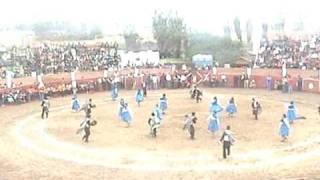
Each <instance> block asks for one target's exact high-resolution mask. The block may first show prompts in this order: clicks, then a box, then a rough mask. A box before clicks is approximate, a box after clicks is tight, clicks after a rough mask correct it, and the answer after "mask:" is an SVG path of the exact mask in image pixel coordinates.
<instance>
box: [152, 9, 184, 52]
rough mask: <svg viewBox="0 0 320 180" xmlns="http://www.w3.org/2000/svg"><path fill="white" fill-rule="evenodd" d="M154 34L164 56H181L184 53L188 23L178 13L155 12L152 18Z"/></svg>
mask: <svg viewBox="0 0 320 180" xmlns="http://www.w3.org/2000/svg"><path fill="white" fill-rule="evenodd" d="M152 20H153V23H152V27H153V36H154V38H155V39H156V40H157V43H158V48H159V51H160V56H161V57H162V58H166V57H173V58H179V57H180V56H181V54H182V53H183V52H182V51H183V49H184V47H182V46H184V44H182V42H183V40H184V39H185V38H186V25H185V23H184V20H183V19H182V18H181V17H179V16H178V15H177V14H172V13H164V12H155V15H154V17H153V18H152Z"/></svg>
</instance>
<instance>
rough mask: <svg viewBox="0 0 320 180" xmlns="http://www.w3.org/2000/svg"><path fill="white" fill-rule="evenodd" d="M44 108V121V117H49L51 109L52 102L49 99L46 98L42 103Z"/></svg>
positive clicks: (42, 114) (42, 115) (42, 116)
mask: <svg viewBox="0 0 320 180" xmlns="http://www.w3.org/2000/svg"><path fill="white" fill-rule="evenodd" d="M41 107H42V113H41V118H42V119H44V115H46V118H48V116H49V108H50V102H49V99H48V97H45V98H44V99H43V101H42V103H41Z"/></svg>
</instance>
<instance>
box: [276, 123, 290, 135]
mask: <svg viewBox="0 0 320 180" xmlns="http://www.w3.org/2000/svg"><path fill="white" fill-rule="evenodd" d="M286 121H287V120H286V119H284V120H282V121H281V122H280V128H279V135H280V136H281V137H288V136H289V131H290V125H289V124H288V123H287V122H286Z"/></svg>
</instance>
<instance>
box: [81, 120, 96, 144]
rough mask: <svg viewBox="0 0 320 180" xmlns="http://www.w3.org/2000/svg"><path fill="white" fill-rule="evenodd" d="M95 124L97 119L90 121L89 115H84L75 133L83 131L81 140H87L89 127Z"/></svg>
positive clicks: (89, 133) (89, 132)
mask: <svg viewBox="0 0 320 180" xmlns="http://www.w3.org/2000/svg"><path fill="white" fill-rule="evenodd" d="M96 124H97V121H95V120H93V121H92V120H91V116H90V115H89V116H88V117H86V118H85V120H84V121H82V122H81V124H80V129H78V130H77V134H79V133H80V132H82V131H84V135H83V137H82V141H84V142H88V141H89V136H90V135H91V131H90V128H91V126H95V125H96Z"/></svg>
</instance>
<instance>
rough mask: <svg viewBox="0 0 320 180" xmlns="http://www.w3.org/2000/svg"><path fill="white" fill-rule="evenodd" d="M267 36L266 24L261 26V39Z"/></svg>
mask: <svg viewBox="0 0 320 180" xmlns="http://www.w3.org/2000/svg"><path fill="white" fill-rule="evenodd" d="M267 36H268V24H266V23H264V24H262V38H267Z"/></svg>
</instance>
